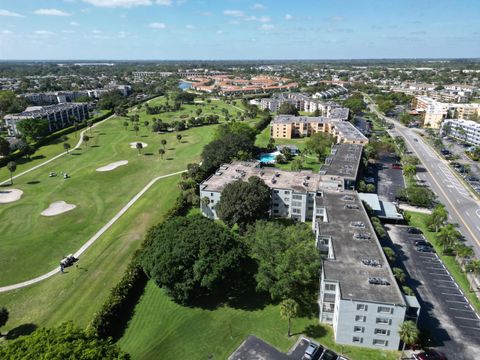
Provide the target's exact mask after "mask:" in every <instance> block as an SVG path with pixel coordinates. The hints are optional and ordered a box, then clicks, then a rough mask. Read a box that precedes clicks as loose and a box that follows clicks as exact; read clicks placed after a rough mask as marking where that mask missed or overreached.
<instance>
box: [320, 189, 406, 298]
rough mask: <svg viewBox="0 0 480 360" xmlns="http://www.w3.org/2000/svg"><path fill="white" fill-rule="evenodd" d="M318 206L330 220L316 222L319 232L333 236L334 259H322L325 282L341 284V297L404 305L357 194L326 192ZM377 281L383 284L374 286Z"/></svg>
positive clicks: (351, 192)
mask: <svg viewBox="0 0 480 360" xmlns="http://www.w3.org/2000/svg"><path fill="white" fill-rule="evenodd" d="M316 203H317V206H323V207H325V208H326V211H327V217H328V222H323V221H317V223H316V226H317V228H318V229H319V232H318V233H319V234H320V235H323V236H330V237H331V239H332V246H333V252H334V256H335V258H334V259H324V260H323V271H324V272H325V279H327V280H334V281H338V283H339V284H340V292H341V298H342V299H348V300H358V301H371V302H377V303H379V302H380V303H388V304H399V305H405V300H404V297H403V295H402V294H401V292H400V289H399V287H398V285H397V282H396V280H395V278H394V276H393V274H392V272H391V270H390V266H389V264H388V262H387V259H386V258H385V255H384V253H383V250H382V249H381V247H380V243H379V241H378V239H377V236H376V235H375V231H374V229H373V227H372V225H371V223H370V219H369V218H368V215H367V213H366V211H365V209H364V207H363V204H362V202H361V201H360V199H359V197H358V195H357V193H356V192H355V191H344V192H334V191H325V192H324V194H323V196H322V197H318V196H317V197H316ZM355 225H357V226H355ZM374 265H376V266H374ZM374 279H376V280H378V281H380V280H381V281H383V282H384V284H383V285H382V284H374V283H371V282H370V280H373V281H375V280H374ZM387 283H388V285H387Z"/></svg>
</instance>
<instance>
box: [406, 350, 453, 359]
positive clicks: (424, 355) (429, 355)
mask: <svg viewBox="0 0 480 360" xmlns="http://www.w3.org/2000/svg"><path fill="white" fill-rule="evenodd" d="M413 358H414V359H416V360H447V357H446V356H445V354H444V353H441V352H438V351H435V350H427V351H424V352H421V353H419V354H415V355H413Z"/></svg>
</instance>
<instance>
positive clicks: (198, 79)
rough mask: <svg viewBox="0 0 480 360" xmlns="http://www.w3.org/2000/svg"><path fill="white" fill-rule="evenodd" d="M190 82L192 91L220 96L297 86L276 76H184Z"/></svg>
mask: <svg viewBox="0 0 480 360" xmlns="http://www.w3.org/2000/svg"><path fill="white" fill-rule="evenodd" d="M185 75H186V76H185V78H186V79H187V80H190V81H192V87H191V88H192V89H193V90H197V91H203V92H208V93H211V92H218V93H219V94H220V95H238V94H256V93H268V92H274V91H280V90H291V89H296V88H297V87H298V84H297V83H295V82H292V81H291V80H290V79H287V78H282V77H276V76H254V77H252V78H249V79H247V78H241V77H232V76H230V75H210V74H209V75H208V76H207V74H203V75H200V74H190V75H189V74H185Z"/></svg>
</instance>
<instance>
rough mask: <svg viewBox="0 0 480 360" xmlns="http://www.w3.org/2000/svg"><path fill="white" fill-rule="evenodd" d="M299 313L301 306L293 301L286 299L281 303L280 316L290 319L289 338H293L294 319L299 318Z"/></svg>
mask: <svg viewBox="0 0 480 360" xmlns="http://www.w3.org/2000/svg"><path fill="white" fill-rule="evenodd" d="M299 311H300V309H299V306H298V304H297V302H296V301H295V300H293V299H285V300H283V301H282V302H281V303H280V316H281V317H282V318H283V319H288V337H290V336H292V332H291V330H292V318H295V317H297V316H298V314H299Z"/></svg>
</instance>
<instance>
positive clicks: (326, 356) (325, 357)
mask: <svg viewBox="0 0 480 360" xmlns="http://www.w3.org/2000/svg"><path fill="white" fill-rule="evenodd" d="M337 358H338V355H337V354H335V353H334V352H333V351H332V350H328V349H326V350H325V351H324V352H323V354H322V356H320V359H319V360H337Z"/></svg>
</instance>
